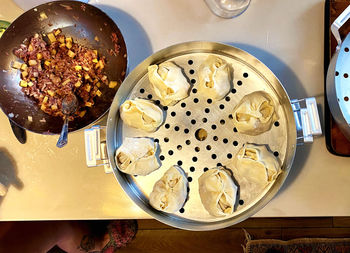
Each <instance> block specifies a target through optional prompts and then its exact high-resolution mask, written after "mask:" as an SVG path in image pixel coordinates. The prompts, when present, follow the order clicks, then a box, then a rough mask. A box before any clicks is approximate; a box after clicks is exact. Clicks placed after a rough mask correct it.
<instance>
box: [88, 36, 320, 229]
mask: <svg viewBox="0 0 350 253" xmlns="http://www.w3.org/2000/svg"><path fill="white" fill-rule="evenodd" d="M209 55H215V56H218V57H221V58H223V59H224V60H225V61H226V62H228V63H229V64H230V65H231V66H232V67H233V69H234V74H233V89H232V90H231V92H230V93H229V94H228V95H227V97H226V98H225V99H222V100H220V101H216V102H211V101H210V102H208V100H207V99H204V98H202V97H200V96H199V95H198V94H197V92H196V89H195V88H196V84H195V83H196V79H197V71H198V68H199V66H200V64H201V63H202V62H203V61H204V60H205V59H206V58H207V57H208V56H209ZM164 61H174V62H175V63H176V64H177V65H179V66H180V67H181V68H182V69H183V72H184V74H185V75H186V76H187V77H188V78H189V79H190V80H189V81H190V82H191V83H192V84H193V86H192V90H191V91H190V93H189V97H187V98H185V99H184V100H182V101H180V102H179V103H177V104H176V105H174V106H171V107H167V108H164V107H163V110H166V111H165V113H166V117H165V122H164V124H163V125H162V126H161V127H160V128H159V129H158V130H157V131H156V132H155V133H144V132H143V131H140V130H137V129H133V128H130V127H128V126H126V125H124V124H123V122H122V120H120V118H119V107H120V105H121V104H122V103H123V102H124V101H125V100H126V99H133V98H135V97H141V98H148V99H152V100H156V99H157V97H156V96H155V94H153V91H152V89H151V88H150V84H149V81H148V75H147V74H148V71H147V68H148V66H149V65H152V64H160V63H162V62H164ZM257 90H264V91H265V92H268V93H269V94H270V95H271V97H272V98H273V99H274V101H276V102H277V104H278V106H277V107H276V108H277V109H276V110H277V112H278V115H279V119H278V122H275V124H274V125H273V126H272V129H271V130H270V131H268V132H266V133H263V134H261V135H259V136H247V135H243V134H240V133H238V132H237V131H234V126H233V125H232V120H231V119H230V113H232V110H233V108H234V106H235V105H236V104H237V103H238V102H239V101H240V100H241V99H242V97H243V96H244V95H246V94H248V93H251V92H253V91H257ZM209 111H210V113H209ZM214 125H215V128H214V127H213V126H214ZM199 128H202V129H205V130H206V131H207V133H208V137H207V139H206V140H205V141H199V140H198V139H196V137H195V132H196V131H197V130H198V129H199ZM105 130H106V140H105V142H103V143H102V144H103V145H102V148H101V145H100V127H93V128H91V129H87V130H85V145H86V146H85V147H86V151H87V155H86V161H87V164H88V166H96V165H98V164H99V163H100V164H101V162H99V161H98V160H102V161H103V162H105V164H109V166H110V167H109V169H110V171H111V172H113V174H114V175H115V177H116V178H117V180H118V182H119V184H120V185H121V186H122V188H123V189H124V191H125V192H126V193H127V195H129V197H130V198H131V199H132V200H133V201H134V202H135V203H136V204H137V205H138V206H139V207H140V208H141V209H143V210H144V211H145V212H147V213H148V214H150V215H151V216H152V217H154V218H155V219H157V220H159V221H161V222H163V223H166V224H168V225H171V226H174V227H177V228H181V229H186V230H196V231H199V230H214V229H219V228H224V227H228V226H231V225H233V224H236V223H238V222H241V221H243V220H245V219H247V218H249V217H250V216H252V215H254V214H255V213H256V212H258V211H259V210H260V209H261V208H263V207H264V206H265V205H266V204H267V203H268V202H269V201H270V200H271V199H272V198H273V197H274V196H275V195H276V193H277V192H278V190H279V189H280V188H281V186H282V184H283V183H284V181H285V179H286V178H287V176H288V173H289V171H290V169H291V166H292V163H293V159H294V155H295V150H296V146H297V144H298V143H300V142H312V141H313V135H320V134H321V128H320V122H319V117H318V112H317V105H316V101H315V99H314V98H307V99H301V100H292V101H291V100H290V99H289V97H288V95H287V93H286V91H285V89H284V88H283V86H282V85H281V83H280V81H279V80H278V79H277V78H276V76H275V75H274V74H273V73H272V72H271V70H270V69H269V68H267V67H266V66H265V65H264V64H263V63H261V62H260V61H259V60H258V59H256V58H255V57H254V56H252V55H250V54H249V53H247V52H245V51H243V50H241V49H238V48H235V47H232V46H229V45H225V44H220V43H214V42H202V41H199V42H186V43H181V44H177V45H174V46H170V47H168V48H165V49H163V50H161V51H159V52H157V53H155V54H153V55H151V56H150V57H148V58H147V59H146V60H144V61H143V62H142V63H141V64H140V65H138V66H137V67H136V68H135V69H134V70H133V71H132V72H131V73H130V74H129V75H128V77H127V78H126V79H125V81H124V82H123V83H122V85H121V86H120V88H119V90H118V91H117V94H116V96H115V97H114V100H113V103H112V105H111V108H110V111H109V114H108V119H107V128H106V129H105ZM184 130H185V131H184ZM125 137H150V138H153V139H154V140H157V141H158V142H159V146H160V157H161V156H163V157H162V159H161V160H162V161H161V162H162V166H161V168H160V169H158V170H156V171H154V172H152V173H151V174H149V175H148V176H145V177H142V176H138V177H135V176H130V175H127V174H124V173H122V172H121V171H119V170H118V168H117V166H116V163H115V158H114V156H115V151H116V149H117V148H118V147H119V146H120V145H121V143H122V142H123V139H124V138H125ZM225 140H226V141H225ZM245 142H250V143H257V144H267V145H268V147H269V148H270V149H271V151H274V152H275V155H276V156H278V159H279V160H280V162H281V166H282V171H283V172H282V173H281V174H280V175H279V176H278V178H277V179H276V181H275V182H274V183H272V184H270V185H269V186H268V187H266V188H265V189H264V190H263V192H260V193H258V194H257V195H256V196H251V198H250V199H247V198H245V196H246V195H247V193H246V192H245V189H244V188H243V187H240V190H239V199H240V201H237V205H236V210H235V212H234V213H233V214H232V215H229V216H227V217H221V218H218V217H212V216H210V215H209V214H208V213H207V212H206V210H205V209H204V208H203V207H202V204H201V202H200V198H199V194H198V177H199V176H200V175H201V174H202V173H203V168H204V169H205V168H206V167H208V168H213V167H216V166H217V165H218V164H222V165H224V166H226V167H227V168H230V163H231V162H232V159H233V158H232V157H234V155H235V154H236V153H237V152H238V150H239V149H240V148H241V147H242V145H243V144H244V143H245ZM104 146H106V147H107V154H104V151H103V147H104ZM208 147H210V149H209V148H208ZM107 157H108V158H107ZM194 157H195V158H196V159H194ZM174 164H181V167H182V168H183V170H184V171H185V173H186V174H187V177H188V178H189V182H190V183H189V193H188V195H189V198H188V200H187V202H186V203H185V205H184V207H183V208H182V209H180V211H179V212H177V213H174V214H168V213H164V212H160V211H157V210H155V209H154V208H152V207H151V206H150V204H149V201H148V196H149V193H150V192H151V191H152V188H153V185H154V183H155V182H156V181H157V180H159V179H160V177H161V176H162V175H163V173H164V172H165V171H166V170H167V169H168V168H169V167H170V166H172V165H174ZM105 168H107V169H108V165H107V166H105ZM242 198H243V199H242Z"/></svg>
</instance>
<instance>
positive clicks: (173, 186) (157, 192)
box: [149, 165, 188, 213]
mask: <svg viewBox="0 0 350 253" xmlns="http://www.w3.org/2000/svg"><path fill="white" fill-rule="evenodd" d="M187 185H188V181H187V177H186V175H185V173H184V171H183V170H182V169H181V168H180V167H179V166H177V165H174V166H172V167H170V168H169V169H168V170H167V171H166V172H165V173H164V175H163V177H162V178H161V179H159V180H158V181H157V182H156V183H155V184H154V186H153V190H152V192H151V194H150V196H149V200H150V204H151V206H153V207H154V208H155V209H157V210H159V211H163V212H166V213H175V212H177V211H179V210H180V208H181V207H182V206H183V205H184V203H185V201H186V198H187Z"/></svg>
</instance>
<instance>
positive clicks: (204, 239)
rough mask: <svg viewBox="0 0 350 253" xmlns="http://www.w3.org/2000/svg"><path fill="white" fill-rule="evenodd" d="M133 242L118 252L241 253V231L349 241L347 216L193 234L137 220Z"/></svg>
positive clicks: (270, 221)
mask: <svg viewBox="0 0 350 253" xmlns="http://www.w3.org/2000/svg"><path fill="white" fill-rule="evenodd" d="M138 225H139V230H138V232H137V235H136V237H135V239H134V240H133V241H132V242H131V243H130V244H129V245H128V246H127V247H126V248H123V249H120V250H118V252H140V253H143V252H145V253H146V252H147V253H150V252H152V253H157V252H167V253H175V252H176V253H177V252H178V253H185V252H201V253H206V252H220V253H225V252H230V253H235V252H243V250H242V246H241V244H244V239H245V236H244V232H243V230H242V228H244V229H245V230H246V231H247V232H248V233H249V234H250V235H251V236H252V237H253V238H254V239H267V238H273V239H282V240H289V239H294V238H303V237H326V238H350V217H321V218H252V219H248V220H246V221H244V222H241V223H239V224H237V225H234V226H232V227H229V228H226V229H220V230H216V231H209V232H192V231H184V230H180V229H175V228H172V227H169V226H167V225H164V224H162V223H160V222H158V221H155V220H139V221H138Z"/></svg>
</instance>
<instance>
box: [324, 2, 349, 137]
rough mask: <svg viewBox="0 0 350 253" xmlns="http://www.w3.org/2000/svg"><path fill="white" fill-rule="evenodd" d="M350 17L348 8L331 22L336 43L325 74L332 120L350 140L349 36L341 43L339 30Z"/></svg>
mask: <svg viewBox="0 0 350 253" xmlns="http://www.w3.org/2000/svg"><path fill="white" fill-rule="evenodd" d="M349 17H350V6H349V7H347V8H346V9H345V10H344V11H343V12H342V14H340V16H339V17H338V18H337V19H336V20H335V21H334V22H333V24H332V26H331V31H332V33H333V36H334V37H335V39H336V40H337V42H338V46H337V48H336V52H335V53H334V55H333V57H332V59H331V61H330V64H329V67H328V72H327V84H326V91H327V100H328V105H329V108H330V110H331V113H332V116H333V118H334V120H335V121H336V122H337V124H338V126H339V128H340V130H341V131H342V133H343V134H344V135H345V137H346V138H347V139H348V140H350V101H349V100H350V89H349V85H350V68H349V66H350V55H349V54H350V52H349V51H350V35H349V34H348V35H347V36H346V38H345V40H344V41H342V39H341V37H340V34H339V29H340V28H341V27H342V26H343V25H344V24H345V23H346V21H347V20H348V19H349Z"/></svg>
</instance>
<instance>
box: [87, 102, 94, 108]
mask: <svg viewBox="0 0 350 253" xmlns="http://www.w3.org/2000/svg"><path fill="white" fill-rule="evenodd" d="M92 105H93V104H92V103H91V102H85V106H87V107H91V106H92Z"/></svg>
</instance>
